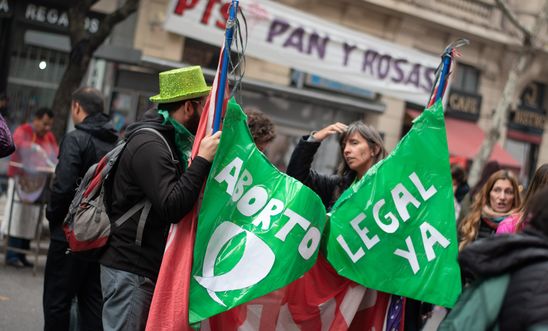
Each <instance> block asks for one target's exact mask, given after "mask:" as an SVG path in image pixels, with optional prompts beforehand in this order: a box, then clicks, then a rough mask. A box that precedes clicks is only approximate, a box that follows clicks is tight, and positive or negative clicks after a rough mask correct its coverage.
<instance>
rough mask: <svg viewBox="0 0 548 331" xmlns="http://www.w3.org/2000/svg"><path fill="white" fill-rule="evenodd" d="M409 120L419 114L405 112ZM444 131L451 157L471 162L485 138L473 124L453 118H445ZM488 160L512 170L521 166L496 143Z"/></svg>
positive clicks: (413, 111)
mask: <svg viewBox="0 0 548 331" xmlns="http://www.w3.org/2000/svg"><path fill="white" fill-rule="evenodd" d="M407 114H408V115H409V116H411V118H416V117H417V116H419V115H420V114H421V112H419V111H416V110H407ZM445 130H446V131H447V145H448V147H449V154H450V155H451V156H456V157H462V158H466V159H468V160H473V159H474V157H475V156H476V154H477V153H478V152H479V149H480V147H481V143H482V142H483V139H484V137H485V134H484V132H483V130H482V129H481V128H480V127H479V126H477V125H476V124H475V123H472V122H467V121H463V120H459V119H454V118H448V117H446V118H445ZM489 160H493V161H497V162H498V163H499V164H500V165H501V166H503V167H507V168H513V169H520V168H521V164H520V163H519V162H518V161H516V160H515V159H514V158H513V157H512V155H510V154H509V153H508V152H507V151H506V150H505V149H504V148H502V147H501V146H500V145H499V144H498V143H497V144H495V148H494V149H493V152H492V153H491V157H490V158H489Z"/></svg>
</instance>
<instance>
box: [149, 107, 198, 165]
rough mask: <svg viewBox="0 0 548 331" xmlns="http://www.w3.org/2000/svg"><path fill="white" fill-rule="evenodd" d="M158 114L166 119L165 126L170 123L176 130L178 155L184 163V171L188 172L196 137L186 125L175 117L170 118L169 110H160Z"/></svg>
mask: <svg viewBox="0 0 548 331" xmlns="http://www.w3.org/2000/svg"><path fill="white" fill-rule="evenodd" d="M158 114H160V115H162V116H163V117H164V122H163V123H162V124H163V125H165V124H166V123H170V124H171V125H172V126H173V127H174V128H175V146H177V155H179V158H180V159H181V161H182V163H183V169H184V170H186V168H187V166H188V160H189V159H190V154H191V152H192V144H193V143H194V135H193V134H192V133H190V131H188V130H187V129H186V128H185V127H184V125H182V124H181V123H179V122H177V121H176V120H174V119H173V117H171V116H169V113H168V112H167V110H158Z"/></svg>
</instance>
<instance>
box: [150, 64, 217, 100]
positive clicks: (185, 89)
mask: <svg viewBox="0 0 548 331" xmlns="http://www.w3.org/2000/svg"><path fill="white" fill-rule="evenodd" d="M209 91H211V86H207V85H206V82H205V79H204V74H203V73H202V68H200V66H193V67H186V68H180V69H173V70H168V71H164V72H161V73H160V94H158V95H155V96H153V97H150V101H152V102H155V103H169V102H176V101H182V100H188V99H194V98H199V97H202V96H205V95H208V94H209Z"/></svg>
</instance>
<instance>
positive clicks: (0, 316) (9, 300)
mask: <svg viewBox="0 0 548 331" xmlns="http://www.w3.org/2000/svg"><path fill="white" fill-rule="evenodd" d="M5 200H6V199H5V195H2V196H0V222H1V220H2V218H3V215H4V204H5ZM3 240H4V239H3V238H2V240H1V241H0V243H1V245H2V246H1V248H0V330H3V331H20V330H29V331H33V330H37V331H38V330H43V328H44V318H43V314H42V291H43V284H44V266H45V264H46V256H45V255H40V256H39V258H38V264H37V266H36V276H33V274H32V268H22V269H16V268H14V267H8V266H6V265H4V251H3V244H4V242H3ZM33 244H34V243H33ZM40 246H41V248H42V249H41V252H42V254H45V252H47V246H48V240H47V238H43V239H42V241H41V244H40ZM29 259H31V258H30V256H29ZM31 260H32V259H31Z"/></svg>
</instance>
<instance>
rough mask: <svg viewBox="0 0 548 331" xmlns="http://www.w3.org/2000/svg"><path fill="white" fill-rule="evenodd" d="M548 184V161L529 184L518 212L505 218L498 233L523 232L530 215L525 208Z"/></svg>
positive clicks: (536, 172)
mask: <svg viewBox="0 0 548 331" xmlns="http://www.w3.org/2000/svg"><path fill="white" fill-rule="evenodd" d="M547 186H548V163H545V164H543V165H541V166H540V167H539V168H538V169H537V171H535V175H534V176H533V179H532V180H531V183H530V184H529V188H528V189H527V193H525V197H524V198H523V202H522V204H521V206H520V208H519V210H518V212H517V213H515V214H512V215H510V216H508V217H507V218H506V219H504V220H503V221H502V222H501V223H500V225H499V227H498V228H497V234H502V233H516V232H521V231H522V230H523V227H524V226H525V225H526V223H527V218H528V215H527V214H526V213H525V210H527V209H529V207H530V206H529V205H530V203H531V197H532V196H533V195H534V194H535V193H536V192H538V191H539V190H541V189H543V188H545V187H547Z"/></svg>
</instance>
